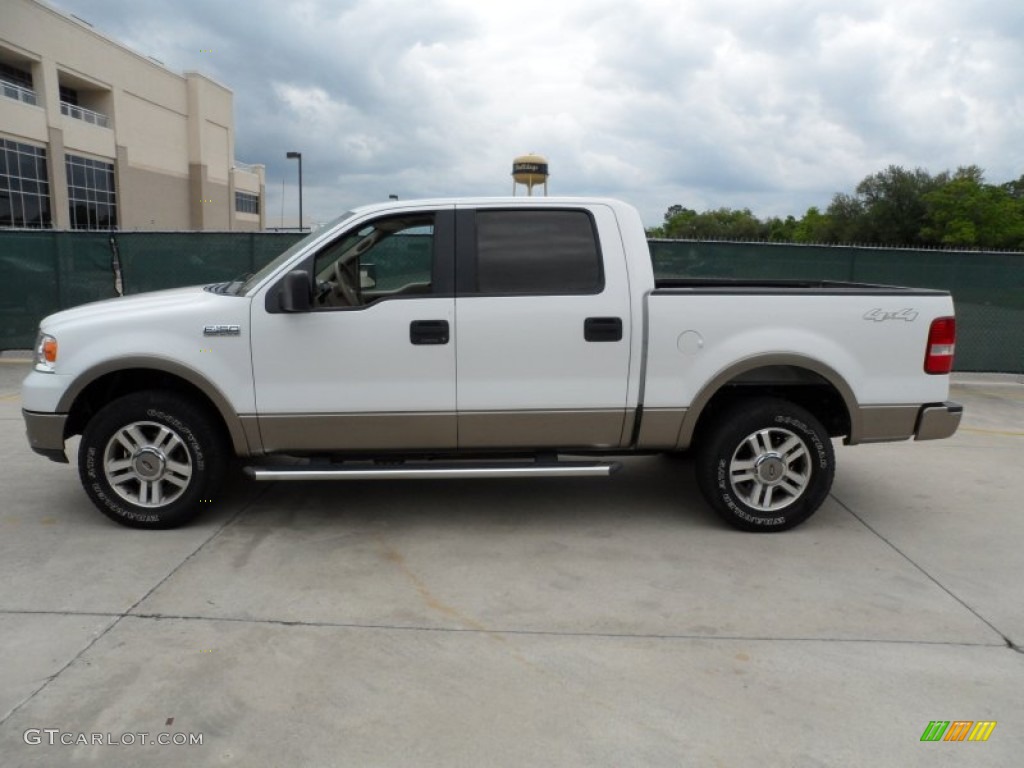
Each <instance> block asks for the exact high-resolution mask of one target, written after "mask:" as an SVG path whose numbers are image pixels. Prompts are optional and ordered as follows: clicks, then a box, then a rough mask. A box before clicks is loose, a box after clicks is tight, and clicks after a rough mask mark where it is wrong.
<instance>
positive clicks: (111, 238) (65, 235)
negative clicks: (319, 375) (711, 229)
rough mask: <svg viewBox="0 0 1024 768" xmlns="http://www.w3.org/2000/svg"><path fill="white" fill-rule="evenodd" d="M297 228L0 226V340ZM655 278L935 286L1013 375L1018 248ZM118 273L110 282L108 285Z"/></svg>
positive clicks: (269, 249) (765, 264)
mask: <svg viewBox="0 0 1024 768" xmlns="http://www.w3.org/2000/svg"><path fill="white" fill-rule="evenodd" d="M299 237H300V235H298V234H296V233H266V232H262V233H255V232H254V233H249V232H246V233H227V232H116V233H106V232H54V231H43V232H36V231H12V230H8V231H2V230H0V349H28V348H30V347H31V346H32V343H33V341H34V339H35V333H36V326H37V325H38V323H39V320H40V319H41V318H43V317H44V316H45V315H47V314H49V313H51V312H55V311H56V310H58V309H64V308H66V307H73V306H75V305H78V304H84V303H86V302H88V301H96V300H98V299H106V298H113V297H115V296H117V295H118V293H117V290H118V285H120V286H121V287H122V289H123V292H124V293H125V294H132V293H141V292H143V291H152V290H157V289H160V288H172V287H176V286H182V285H195V284H197V283H212V282H217V281H220V280H230V279H231V278H233V277H237V276H239V275H242V274H245V273H247V272H252V271H255V270H256V269H258V268H259V267H261V266H262V265H263V264H265V263H267V262H268V261H270V259H272V258H273V257H274V256H276V255H277V254H278V253H280V252H281V251H283V250H285V249H286V248H288V247H289V246H290V245H291V244H292V243H294V242H295V241H296V240H297V239H298V238H299ZM650 248H651V258H652V259H653V262H654V269H655V273H656V274H657V275H658V276H659V277H738V278H754V279H757V278H764V279H785V278H797V279H827V280H855V281H858V282H868V283H882V284H887V285H908V286H914V287H920V288H942V289H945V290H949V291H951V292H952V294H953V298H954V300H955V302H956V311H957V323H958V336H959V338H958V340H957V342H958V343H957V358H956V368H957V370H961V371H1002V372H1009V373H1024V253H983V252H967V251H926V250H894V249H879V248H853V247H832V246H804V245H787V244H775V243H709V242H695V241H686V240H652V241H651V242H650ZM118 277H120V283H118Z"/></svg>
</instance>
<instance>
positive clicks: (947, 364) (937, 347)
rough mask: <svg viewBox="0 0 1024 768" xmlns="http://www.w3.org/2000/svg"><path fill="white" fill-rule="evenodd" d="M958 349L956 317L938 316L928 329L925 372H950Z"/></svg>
mask: <svg viewBox="0 0 1024 768" xmlns="http://www.w3.org/2000/svg"><path fill="white" fill-rule="evenodd" d="M955 350H956V318H955V317H938V318H936V319H935V320H932V326H931V328H929V329H928V348H927V349H926V350H925V355H924V372H925V373H949V372H950V371H951V370H953V352H954V351H955Z"/></svg>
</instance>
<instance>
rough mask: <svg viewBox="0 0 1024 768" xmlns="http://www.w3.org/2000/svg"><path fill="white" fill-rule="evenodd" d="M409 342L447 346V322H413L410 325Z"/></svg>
mask: <svg viewBox="0 0 1024 768" xmlns="http://www.w3.org/2000/svg"><path fill="white" fill-rule="evenodd" d="M409 341H411V342H412V343H413V344H447V343H448V321H447V320H413V321H412V323H410V324H409Z"/></svg>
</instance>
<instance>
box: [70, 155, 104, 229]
mask: <svg viewBox="0 0 1024 768" xmlns="http://www.w3.org/2000/svg"><path fill="white" fill-rule="evenodd" d="M66 157H67V163H66V165H67V172H68V208H69V210H70V214H71V228H72V229H117V199H116V196H115V192H114V164H113V163H105V162H103V161H102V160H91V159H89V158H88V157H78V156H77V155H67V156H66Z"/></svg>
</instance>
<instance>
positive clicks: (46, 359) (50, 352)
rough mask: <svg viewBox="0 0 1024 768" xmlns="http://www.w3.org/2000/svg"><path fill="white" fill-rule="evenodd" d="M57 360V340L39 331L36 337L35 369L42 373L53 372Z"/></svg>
mask: <svg viewBox="0 0 1024 768" xmlns="http://www.w3.org/2000/svg"><path fill="white" fill-rule="evenodd" d="M56 362H57V340H56V339H55V338H53V336H50V335H49V334H47V333H43V332H42V331H40V333H39V336H37V337H36V355H35V363H36V370H37V371H41V372H43V373H53V371H54V364H55V363H56Z"/></svg>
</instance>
